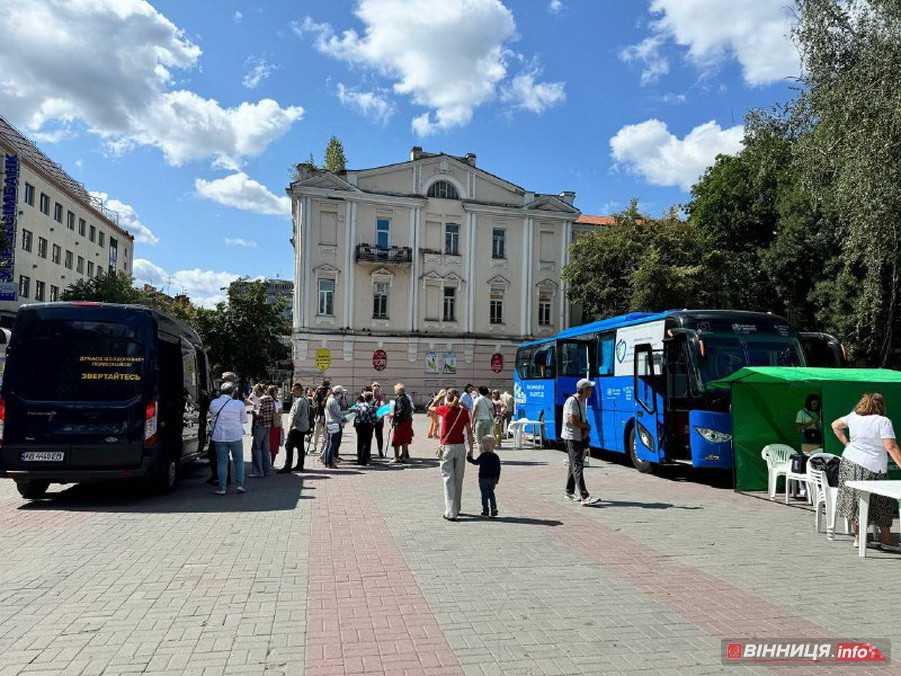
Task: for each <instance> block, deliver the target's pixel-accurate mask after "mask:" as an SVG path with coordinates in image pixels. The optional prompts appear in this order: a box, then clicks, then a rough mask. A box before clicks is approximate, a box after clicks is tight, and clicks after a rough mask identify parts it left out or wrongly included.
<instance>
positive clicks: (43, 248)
mask: <svg viewBox="0 0 901 676" xmlns="http://www.w3.org/2000/svg"><path fill="white" fill-rule="evenodd" d="M49 244H50V242H48V241H47V238H46V237H41V236H40V235H38V256H40V257H41V258H44V259H46V258H47V247H48V245H49Z"/></svg>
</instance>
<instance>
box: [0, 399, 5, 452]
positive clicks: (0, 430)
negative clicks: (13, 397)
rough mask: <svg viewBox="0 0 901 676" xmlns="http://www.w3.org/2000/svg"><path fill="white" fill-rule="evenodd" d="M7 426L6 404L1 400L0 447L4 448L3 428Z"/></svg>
mask: <svg viewBox="0 0 901 676" xmlns="http://www.w3.org/2000/svg"><path fill="white" fill-rule="evenodd" d="M5 425H6V402H5V401H3V400H2V399H0V446H3V428H4V426H5Z"/></svg>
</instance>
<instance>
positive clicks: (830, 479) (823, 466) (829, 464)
mask: <svg viewBox="0 0 901 676" xmlns="http://www.w3.org/2000/svg"><path fill="white" fill-rule="evenodd" d="M839 465H841V458H839V457H838V456H837V455H833V456H832V457H831V458H822V457H821V458H813V459H811V461H810V466H811V467H812V468H813V469H818V470H821V471H823V472H825V473H826V483H828V484H829V485H830V486H831V487H832V488H838V468H839Z"/></svg>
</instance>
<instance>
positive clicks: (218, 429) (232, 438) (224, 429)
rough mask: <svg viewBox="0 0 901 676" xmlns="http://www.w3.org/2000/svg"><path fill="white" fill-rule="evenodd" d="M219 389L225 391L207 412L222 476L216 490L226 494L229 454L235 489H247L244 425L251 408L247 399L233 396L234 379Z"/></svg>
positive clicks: (219, 493)
mask: <svg viewBox="0 0 901 676" xmlns="http://www.w3.org/2000/svg"><path fill="white" fill-rule="evenodd" d="M219 390H220V392H221V393H222V394H221V395H220V396H219V397H218V398H217V399H214V400H213V401H211V402H210V410H209V413H208V414H207V415H208V418H209V424H210V433H211V436H210V440H211V441H212V442H213V445H214V446H215V448H216V478H217V479H218V480H219V488H218V489H217V490H216V491H215V493H216V495H225V480H226V477H227V476H228V462H229V456H231V461H232V462H233V463H234V464H235V484H236V488H235V490H237V491H238V493H244V492H245V489H244V425H246V424H247V409H246V408H245V406H244V402H242V401H239V400H238V399H235V398H234V397H233V396H232V394H233V392H234V390H235V384H234V383H232V382H230V381H226V382H224V383H222V386H221V387H220V388H219Z"/></svg>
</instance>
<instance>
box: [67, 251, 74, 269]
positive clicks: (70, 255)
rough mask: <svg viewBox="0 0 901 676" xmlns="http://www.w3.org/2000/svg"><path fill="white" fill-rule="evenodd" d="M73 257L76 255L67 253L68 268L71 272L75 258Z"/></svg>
mask: <svg viewBox="0 0 901 676" xmlns="http://www.w3.org/2000/svg"><path fill="white" fill-rule="evenodd" d="M73 255H74V254H73V253H72V252H71V251H66V268H67V269H69V270H71V269H72V257H73Z"/></svg>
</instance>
